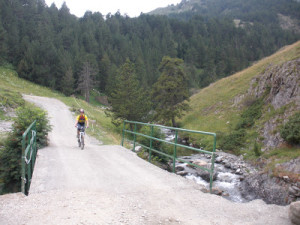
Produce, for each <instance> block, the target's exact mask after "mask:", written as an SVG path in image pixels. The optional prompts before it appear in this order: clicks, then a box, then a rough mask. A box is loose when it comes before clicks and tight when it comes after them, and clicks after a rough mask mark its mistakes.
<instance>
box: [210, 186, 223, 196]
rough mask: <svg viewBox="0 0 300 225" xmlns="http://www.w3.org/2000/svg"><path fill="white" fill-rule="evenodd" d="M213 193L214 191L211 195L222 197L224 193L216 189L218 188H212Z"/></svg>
mask: <svg viewBox="0 0 300 225" xmlns="http://www.w3.org/2000/svg"><path fill="white" fill-rule="evenodd" d="M211 191H212V192H211V193H212V194H214V195H220V196H221V195H222V194H223V191H222V190H221V189H219V188H216V187H214V188H212V190H211Z"/></svg>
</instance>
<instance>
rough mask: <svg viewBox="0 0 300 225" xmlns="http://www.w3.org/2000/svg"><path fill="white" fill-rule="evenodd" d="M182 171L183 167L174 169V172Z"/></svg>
mask: <svg viewBox="0 0 300 225" xmlns="http://www.w3.org/2000/svg"><path fill="white" fill-rule="evenodd" d="M183 170H184V167H183V166H176V167H175V171H176V172H179V171H183Z"/></svg>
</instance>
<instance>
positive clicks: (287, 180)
mask: <svg viewBox="0 0 300 225" xmlns="http://www.w3.org/2000/svg"><path fill="white" fill-rule="evenodd" d="M282 178H283V180H284V181H286V182H289V181H290V178H289V176H283V177H282Z"/></svg>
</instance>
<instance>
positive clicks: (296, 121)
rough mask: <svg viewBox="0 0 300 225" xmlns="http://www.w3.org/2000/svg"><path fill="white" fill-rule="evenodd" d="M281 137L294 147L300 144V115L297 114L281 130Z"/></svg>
mask: <svg viewBox="0 0 300 225" xmlns="http://www.w3.org/2000/svg"><path fill="white" fill-rule="evenodd" d="M280 135H281V137H282V138H283V139H284V140H285V141H286V142H288V143H289V144H292V145H298V144H300V113H299V112H298V113H295V114H294V115H293V116H291V117H290V118H289V120H288V121H287V123H286V124H285V125H284V126H283V127H282V128H281V129H280Z"/></svg>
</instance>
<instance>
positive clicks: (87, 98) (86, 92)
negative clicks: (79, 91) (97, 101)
mask: <svg viewBox="0 0 300 225" xmlns="http://www.w3.org/2000/svg"><path fill="white" fill-rule="evenodd" d="M85 101H86V102H90V90H86V91H85Z"/></svg>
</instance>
